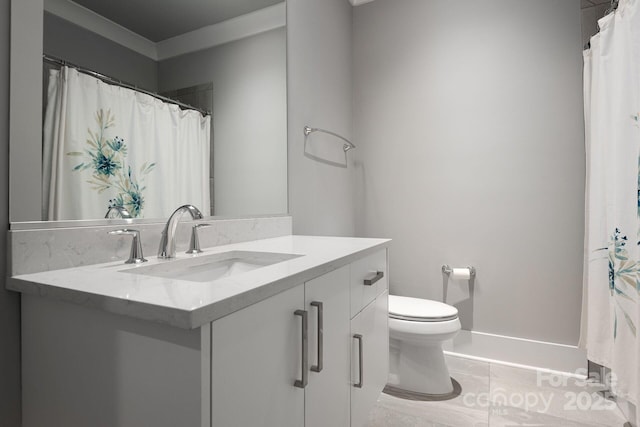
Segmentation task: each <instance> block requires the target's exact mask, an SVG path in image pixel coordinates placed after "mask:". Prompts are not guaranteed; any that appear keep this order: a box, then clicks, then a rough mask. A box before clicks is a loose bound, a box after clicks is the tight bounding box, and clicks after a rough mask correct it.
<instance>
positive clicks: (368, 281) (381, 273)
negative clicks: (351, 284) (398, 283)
mask: <svg viewBox="0 0 640 427" xmlns="http://www.w3.org/2000/svg"><path fill="white" fill-rule="evenodd" d="M383 277H384V271H377V272H376V274H375V275H374V276H373V277H371V278H369V279H364V285H365V286H371V285H373V284H374V283H376V282H377V281H378V280H380V279H382V278H383Z"/></svg>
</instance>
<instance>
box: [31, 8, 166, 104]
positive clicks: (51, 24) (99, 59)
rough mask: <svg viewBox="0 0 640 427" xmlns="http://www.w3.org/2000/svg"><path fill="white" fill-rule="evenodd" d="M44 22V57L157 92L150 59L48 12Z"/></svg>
mask: <svg viewBox="0 0 640 427" xmlns="http://www.w3.org/2000/svg"><path fill="white" fill-rule="evenodd" d="M43 23H44V39H43V40H44V52H45V53H46V54H49V55H53V56H55V57H57V58H61V59H66V60H67V61H70V62H72V63H74V64H76V65H80V66H83V67H86V68H89V69H90V70H94V71H97V72H99V73H102V74H105V75H107V76H109V77H114V78H117V79H120V80H122V81H124V82H126V83H129V84H133V85H136V86H138V87H140V88H143V89H146V90H150V91H154V92H155V91H157V89H158V70H157V66H156V61H154V60H153V59H151V58H148V57H146V56H144V55H141V54H139V53H137V52H134V51H132V50H131V49H128V48H126V47H124V46H121V45H119V44H117V43H115V42H113V41H111V40H109V39H106V38H104V37H102V36H100V35H98V34H95V33H92V32H91V31H88V30H85V29H84V28H82V27H79V26H77V25H75V24H73V23H71V22H68V21H65V20H64V19H62V18H59V17H58V16H55V15H52V14H50V13H47V12H45V13H44V21H43Z"/></svg>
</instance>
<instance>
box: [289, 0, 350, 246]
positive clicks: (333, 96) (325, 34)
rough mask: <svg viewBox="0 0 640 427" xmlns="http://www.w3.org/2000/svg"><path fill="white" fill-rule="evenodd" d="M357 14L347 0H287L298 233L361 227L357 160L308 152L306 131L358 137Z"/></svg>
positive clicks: (292, 184)
mask: <svg viewBox="0 0 640 427" xmlns="http://www.w3.org/2000/svg"><path fill="white" fill-rule="evenodd" d="M351 17H352V10H351V6H350V5H349V2H348V1H347V0H321V1H318V0H287V43H288V46H287V60H288V67H287V80H288V88H287V91H288V101H287V105H288V120H289V135H288V138H289V147H288V149H289V213H290V214H291V215H293V230H294V233H295V234H317V235H346V236H351V235H353V234H354V232H355V216H354V204H353V203H354V202H353V194H354V189H353V164H351V165H350V167H349V168H348V169H343V168H338V167H335V166H330V165H327V164H324V163H320V162H318V161H315V160H313V159H310V158H308V157H305V155H304V135H303V132H302V129H303V127H304V126H305V125H309V126H312V127H319V128H324V129H328V130H331V131H333V132H337V133H339V134H341V135H343V136H345V137H347V138H351V137H352V126H353V123H352V112H351V103H352V86H353V85H352V59H351V52H352V50H351ZM327 143H329V141H328V140H327ZM350 153H353V151H351V152H350ZM349 158H350V159H352V156H349Z"/></svg>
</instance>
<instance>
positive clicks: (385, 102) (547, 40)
mask: <svg viewBox="0 0 640 427" xmlns="http://www.w3.org/2000/svg"><path fill="white" fill-rule="evenodd" d="M353 31H354V75H355V76H356V78H355V85H354V94H355V95H354V106H355V108H354V123H355V124H354V128H355V143H356V144H357V145H358V149H357V150H355V151H354V154H356V155H357V156H358V159H359V161H360V162H361V163H362V165H361V166H360V168H359V169H358V174H359V176H358V182H359V183H360V185H361V186H362V188H363V191H362V192H361V193H359V197H360V202H359V207H358V230H357V232H358V235H362V236H385V237H391V238H393V239H394V241H393V244H392V247H391V250H390V257H391V258H390V259H391V267H390V271H391V292H392V293H394V294H400V295H409V296H416V297H425V298H431V299H436V300H442V298H443V275H442V273H441V270H440V268H441V265H442V264H445V263H448V264H451V265H453V266H466V265H473V266H475V267H476V268H477V270H478V275H477V279H476V281H475V284H474V292H473V293H472V296H473V297H474V298H473V299H470V298H469V286H468V282H466V281H449V284H448V287H447V291H448V295H447V302H449V303H454V304H456V305H457V306H458V308H459V309H460V312H461V317H462V323H463V328H465V329H473V330H476V331H481V332H488V333H495V334H501V335H507V336H516V337H522V338H530V339H537V340H542V341H550V342H558V343H567V344H576V343H577V341H578V332H579V320H580V301H581V289H582V251H583V215H584V162H585V158H584V147H583V144H584V142H583V141H584V140H583V120H582V78H581V72H582V56H581V31H580V4H579V0H536V1H526V2H525V1H518V2H515V1H511V0H483V1H477V0H458V1H456V2H452V1H450V0H430V1H423V0H403V1H401V2H398V1H393V0H377V1H375V2H373V3H368V4H365V5H363V6H360V7H357V8H355V11H354V30H353ZM294 213H295V212H294ZM360 218H362V221H360Z"/></svg>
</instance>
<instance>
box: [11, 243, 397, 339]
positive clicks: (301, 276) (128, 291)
mask: <svg viewBox="0 0 640 427" xmlns="http://www.w3.org/2000/svg"><path fill="white" fill-rule="evenodd" d="M389 242H390V240H388V239H369V238H350V237H320V236H284V237H277V238H273V239H264V240H255V241H250V242H243V243H236V244H231V245H224V246H215V247H211V248H204V249H203V253H202V254H200V255H196V256H207V255H211V254H217V253H222V252H228V251H252V252H271V253H283V254H297V255H301V256H299V257H296V258H293V259H289V260H286V261H282V262H279V263H276V264H272V265H268V266H265V267H261V268H259V269H256V270H253V271H249V272H246V273H243V274H238V275H235V276H230V277H225V278H220V279H218V280H214V281H209V282H195V281H187V280H179V279H170V278H162V277H154V276H148V275H143V274H129V273H128V271H129V272H130V271H131V270H134V269H136V268H140V267H148V266H150V265H154V264H161V263H164V264H166V263H171V262H175V260H180V259H188V258H191V257H193V255H187V254H185V253H184V252H179V253H178V254H177V256H176V259H175V260H159V259H157V258H156V257H155V256H152V257H150V256H147V257H146V258H147V259H148V260H149V261H148V262H146V263H144V264H140V265H138V266H136V265H130V264H124V260H122V261H118V262H109V263H104V264H94V265H88V266H83V267H75V268H67V269H63V270H52V271H45V272H41V273H33V274H23V275H18V276H13V277H10V278H9V280H8V284H7V288H8V289H11V290H14V291H18V292H22V293H25V294H30V295H38V296H41V297H49V298H55V299H59V300H64V301H68V302H72V303H76V304H80V305H83V306H86V307H91V308H98V309H102V310H105V311H108V312H111V313H115V314H122V315H127V316H132V317H136V318H139V319H144V320H150V321H155V322H159V323H164V324H168V325H172V326H177V327H181V328H187V329H192V328H198V327H200V326H202V325H203V324H205V323H208V322H211V321H213V320H216V319H219V318H221V317H223V316H226V315H227V314H230V313H233V312H234V311H237V310H240V309H242V308H244V307H247V306H249V305H251V304H254V303H256V302H259V301H261V300H263V299H266V298H268V297H270V296H272V295H275V294H277V293H279V292H282V291H284V290H286V289H289V288H292V287H294V286H297V285H300V284H302V283H304V282H306V281H308V280H310V279H313V278H315V277H318V276H320V275H322V274H325V273H327V272H329V271H332V270H334V269H336V268H339V267H342V266H343V265H346V264H349V263H351V262H353V261H354V260H356V259H359V258H362V257H363V256H365V255H367V254H369V253H372V252H375V251H376V250H379V249H381V248H384V247H386V246H387V245H388V244H389Z"/></svg>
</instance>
